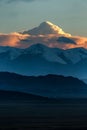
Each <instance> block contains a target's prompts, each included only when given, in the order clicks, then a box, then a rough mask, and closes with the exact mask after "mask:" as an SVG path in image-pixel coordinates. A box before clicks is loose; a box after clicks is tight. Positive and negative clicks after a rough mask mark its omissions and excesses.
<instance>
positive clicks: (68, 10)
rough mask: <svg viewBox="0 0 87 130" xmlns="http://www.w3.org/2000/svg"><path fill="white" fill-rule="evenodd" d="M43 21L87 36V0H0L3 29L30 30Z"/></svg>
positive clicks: (0, 16) (11, 30)
mask: <svg viewBox="0 0 87 130" xmlns="http://www.w3.org/2000/svg"><path fill="white" fill-rule="evenodd" d="M43 21H50V22H52V23H54V24H56V25H58V26H60V27H62V29H63V30H64V31H66V32H69V33H70V34H72V35H78V36H87V0H0V33H10V32H19V31H22V30H28V29H31V28H33V27H35V26H38V25H39V24H40V23H42V22H43Z"/></svg>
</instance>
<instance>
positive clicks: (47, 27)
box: [23, 21, 71, 36]
mask: <svg viewBox="0 0 87 130" xmlns="http://www.w3.org/2000/svg"><path fill="white" fill-rule="evenodd" d="M23 34H31V35H47V34H56V35H66V36H71V34H68V33H65V32H64V31H63V30H62V28H60V27H59V26H57V25H55V24H53V23H51V22H49V21H46V22H42V23H41V24H40V25H39V26H38V27H35V28H33V29H31V30H28V31H24V32H23Z"/></svg>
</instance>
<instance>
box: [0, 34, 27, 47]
mask: <svg viewBox="0 0 87 130" xmlns="http://www.w3.org/2000/svg"><path fill="white" fill-rule="evenodd" d="M25 38H27V35H21V34H19V33H11V34H0V46H11V47H18V46H20V45H19V43H20V40H21V39H25Z"/></svg>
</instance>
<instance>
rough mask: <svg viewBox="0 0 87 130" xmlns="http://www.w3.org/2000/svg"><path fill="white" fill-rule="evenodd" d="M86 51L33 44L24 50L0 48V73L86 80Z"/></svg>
mask: <svg viewBox="0 0 87 130" xmlns="http://www.w3.org/2000/svg"><path fill="white" fill-rule="evenodd" d="M86 66H87V50H86V49H84V48H74V49H67V50H63V49H58V48H50V47H47V46H45V45H43V44H40V43H38V44H35V45H32V46H30V47H29V48H26V49H18V48H13V47H0V71H4V72H5V71H7V72H14V73H18V74H22V75H28V76H31V75H33V76H35V75H36V76H38V75H47V74H58V75H66V76H69V75H70V76H74V77H78V78H81V79H86V77H87V73H86V71H85V70H86Z"/></svg>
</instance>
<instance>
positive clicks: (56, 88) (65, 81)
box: [0, 72, 87, 98]
mask: <svg viewBox="0 0 87 130" xmlns="http://www.w3.org/2000/svg"><path fill="white" fill-rule="evenodd" d="M0 89H1V90H9V91H19V92H25V93H29V94H34V95H39V96H44V97H51V98H58V97H65V98H67V97H87V85H86V84H85V83H84V82H82V81H81V80H79V79H77V78H73V77H64V76H58V75H47V76H38V77H34V76H21V75H17V74H14V73H7V72H0Z"/></svg>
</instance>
